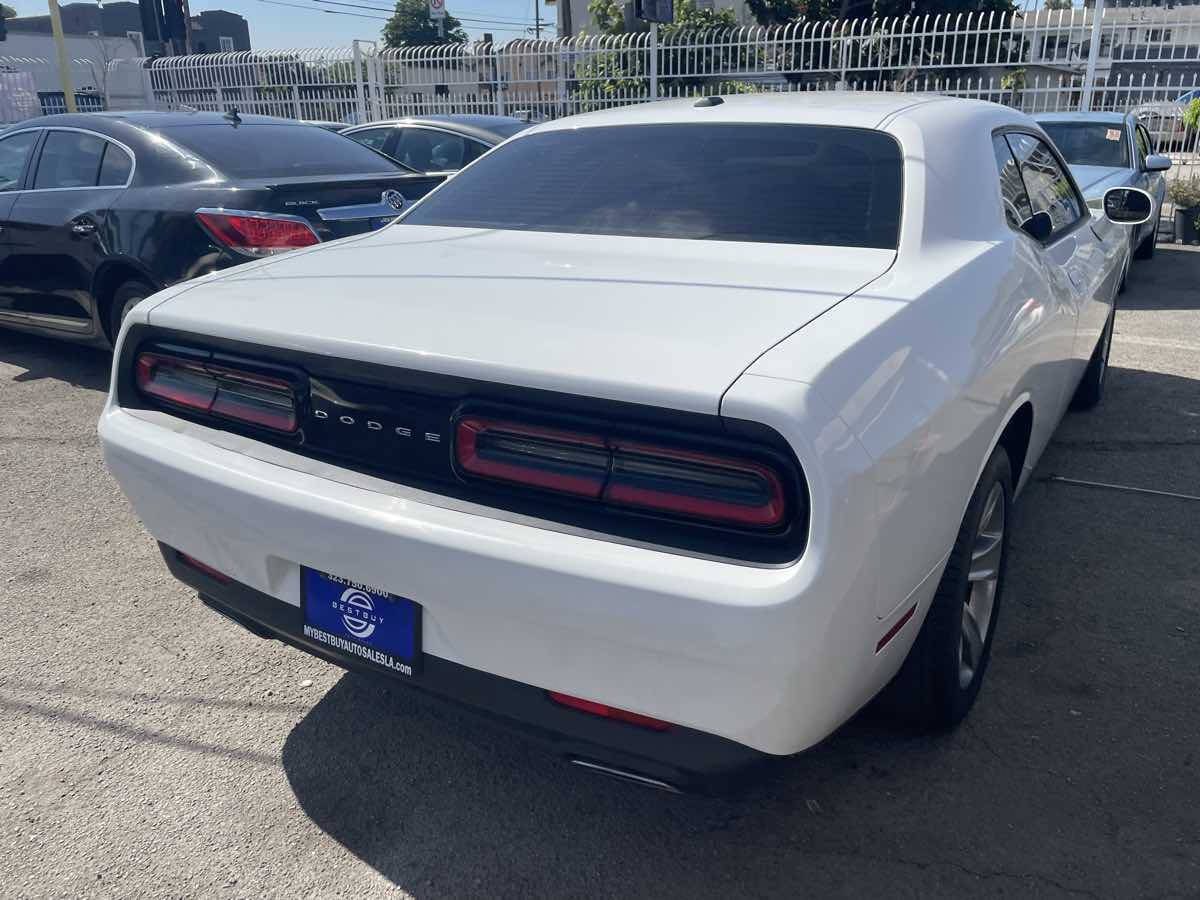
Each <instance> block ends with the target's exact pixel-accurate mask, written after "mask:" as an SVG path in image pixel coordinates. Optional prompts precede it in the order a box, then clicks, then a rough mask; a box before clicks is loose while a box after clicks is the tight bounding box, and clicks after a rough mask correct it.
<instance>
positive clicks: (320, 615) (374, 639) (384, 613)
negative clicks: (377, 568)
mask: <svg viewBox="0 0 1200 900" xmlns="http://www.w3.org/2000/svg"><path fill="white" fill-rule="evenodd" d="M300 609H301V615H302V616H303V618H304V636H305V637H306V638H307V639H308V640H310V641H314V642H316V643H317V644H320V645H322V646H324V647H328V648H329V649H330V650H335V651H337V652H339V653H341V654H342V655H344V656H350V657H353V658H355V659H358V660H362V661H364V662H368V663H372V664H373V665H375V666H378V667H380V668H382V669H386V670H387V671H389V672H392V673H394V674H396V675H409V676H411V675H414V674H416V673H417V671H418V669H419V667H420V666H419V664H420V661H421V607H420V606H418V605H417V604H416V603H413V601H411V600H408V599H406V598H404V597H397V596H395V595H394V594H389V593H388V592H387V591H383V590H380V589H379V588H376V587H372V586H371V585H368V584H359V583H358V582H355V581H349V580H347V579H345V578H339V577H337V576H336V575H326V574H325V573H324V572H318V571H317V570H316V569H307V568H303V567H302V568H301V570H300Z"/></svg>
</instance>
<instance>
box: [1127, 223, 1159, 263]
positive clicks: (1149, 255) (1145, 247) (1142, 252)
mask: <svg viewBox="0 0 1200 900" xmlns="http://www.w3.org/2000/svg"><path fill="white" fill-rule="evenodd" d="M1157 227H1158V226H1157V225H1155V228H1156V229H1157ZM1157 241H1158V235H1157V234H1156V233H1155V232H1153V231H1152V232H1150V233H1149V234H1148V235H1146V237H1145V238H1143V239H1142V242H1141V243H1140V244H1138V246H1137V249H1136V250H1134V251H1133V258H1134V259H1153V258H1154V249H1155V247H1157V246H1158V244H1157Z"/></svg>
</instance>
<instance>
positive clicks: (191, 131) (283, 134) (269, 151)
mask: <svg viewBox="0 0 1200 900" xmlns="http://www.w3.org/2000/svg"><path fill="white" fill-rule="evenodd" d="M162 133H163V135H165V136H166V137H167V138H169V139H170V140H172V141H174V142H175V143H177V144H179V145H181V146H183V147H185V148H187V149H188V150H191V151H192V152H193V153H195V154H196V155H197V156H199V157H201V158H202V159H204V160H205V161H206V162H208V163H209V164H211V165H212V166H213V167H214V168H216V169H217V170H218V171H219V172H223V173H224V174H226V175H229V176H232V177H234V178H294V177H305V176H313V175H374V174H393V175H394V174H395V173H396V172H398V171H401V170H400V167H399V166H397V165H396V164H395V163H393V162H391V161H390V160H388V159H387V158H385V157H383V156H380V155H379V154H378V153H375V152H374V151H373V150H369V149H367V148H366V147H364V146H362V145H361V144H358V143H356V142H355V141H349V140H346V138H345V136H343V135H340V134H336V133H335V132H332V131H326V130H325V129H324V128H313V127H312V126H311V125H300V124H297V125H283V124H280V125H275V124H254V123H243V124H242V125H238V126H236V127H234V126H233V125H224V124H217V125H173V126H170V127H168V128H164V129H162Z"/></svg>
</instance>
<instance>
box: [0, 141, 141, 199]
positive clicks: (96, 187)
mask: <svg viewBox="0 0 1200 900" xmlns="http://www.w3.org/2000/svg"><path fill="white" fill-rule="evenodd" d="M25 131H45V132H47V135H48V134H49V132H51V131H74V132H77V133H78V134H88V135H91V136H92V137H97V138H100V140H102V141H108V142H109V143H111V144H116V145H117V146H118V147H120V148H121V149H122V150H124V151H125V152H126V153H127V154H128V155H129V158H130V160H131V161H132V162H133V165H132V166H130V168H129V177H128V178H126V179H125V183H124V184H81V185H78V186H76V187H56V188H25V189H23V190H20V191H5V193H6V194H51V193H55V192H56V191H121V190H124V189H125V188H127V187H129V186H130V185H131V184H133V176H134V175H136V174H137V154H136V153H134V152H133V150H132V149H130V147H129V145H128V144H125V143H123V142H121V141H119V140H117V139H116V138H114V137H109V136H108V135H107V134H101V133H100V132H99V131H92V130H91V129H90V128H75V127H73V126H71V125H38V126H36V127H34V128H23V129H21V131H14V132H12V134H6V135H4V137H6V138H9V137H12V136H13V135H17V134H22V133H23V132H25ZM45 146H46V145H45V142H44V141H43V142H42V147H43V149H44V148H45ZM101 158H102V159H103V157H101ZM41 162H42V155H41V153H38V158H37V163H38V165H41ZM99 175H100V173H99V172H97V173H96V176H97V177H99ZM33 177H34V179H36V178H37V170H36V169H34V172H33Z"/></svg>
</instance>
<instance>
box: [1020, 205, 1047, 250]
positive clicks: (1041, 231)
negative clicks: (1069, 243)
mask: <svg viewBox="0 0 1200 900" xmlns="http://www.w3.org/2000/svg"><path fill="white" fill-rule="evenodd" d="M1021 230H1022V231H1024V232H1025V233H1026V234H1027V235H1029V236H1030V237H1031V238H1033V239H1034V240H1035V241H1038V242H1039V243H1045V242H1046V241H1047V240H1048V239H1049V238H1050V235H1051V234H1053V233H1054V220H1053V219H1051V218H1050V213H1048V212H1046V211H1045V210H1042V211H1041V212H1035V213H1034V214H1033V216H1032V217H1030V218H1028V219H1026V220H1025V221H1024V222H1022V223H1021Z"/></svg>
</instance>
